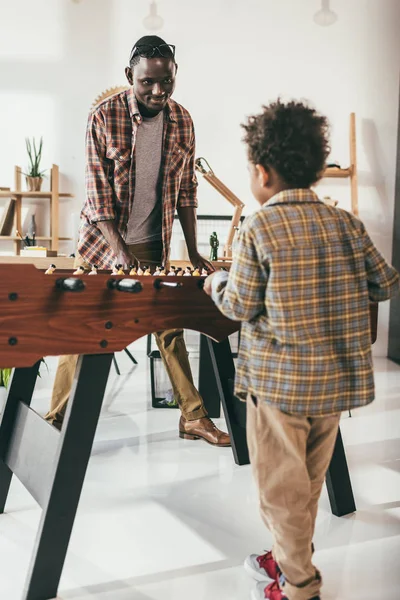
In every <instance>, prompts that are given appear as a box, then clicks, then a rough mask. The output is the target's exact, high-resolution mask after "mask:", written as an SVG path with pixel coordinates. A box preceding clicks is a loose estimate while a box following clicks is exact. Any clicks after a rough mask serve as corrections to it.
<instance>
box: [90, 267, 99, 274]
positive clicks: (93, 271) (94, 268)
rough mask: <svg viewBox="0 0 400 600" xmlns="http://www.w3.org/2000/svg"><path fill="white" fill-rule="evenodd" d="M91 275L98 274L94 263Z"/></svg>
mask: <svg viewBox="0 0 400 600" xmlns="http://www.w3.org/2000/svg"><path fill="white" fill-rule="evenodd" d="M89 275H97V267H96V265H92V268H91V271H90V273H89Z"/></svg>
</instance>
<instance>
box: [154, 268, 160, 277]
mask: <svg viewBox="0 0 400 600" xmlns="http://www.w3.org/2000/svg"><path fill="white" fill-rule="evenodd" d="M160 273H161V268H160V267H156V270H155V271H154V273H153V277H158V276H159V275H160Z"/></svg>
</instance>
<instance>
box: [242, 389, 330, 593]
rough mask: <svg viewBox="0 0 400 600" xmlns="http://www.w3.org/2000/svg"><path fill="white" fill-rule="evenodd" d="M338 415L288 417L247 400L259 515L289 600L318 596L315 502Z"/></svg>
mask: <svg viewBox="0 0 400 600" xmlns="http://www.w3.org/2000/svg"><path fill="white" fill-rule="evenodd" d="M339 419H340V415H332V416H327V417H318V418H312V417H302V416H296V415H289V414H287V413H284V412H282V411H280V410H279V409H277V408H273V407H271V406H270V405H268V404H266V403H264V402H257V400H256V399H255V398H254V397H252V396H250V395H249V396H248V398H247V442H248V446H249V453H250V461H251V465H252V469H253V474H254V477H255V480H256V483H257V486H258V491H259V498H260V511H261V516H262V518H263V521H264V523H265V524H266V526H267V527H268V529H269V530H270V531H271V533H272V535H273V538H274V546H273V551H272V552H273V556H274V559H275V560H276V562H277V563H278V565H279V567H280V569H281V571H282V573H283V575H284V576H285V579H286V582H285V584H284V585H283V591H284V592H285V594H286V595H287V597H288V599H289V600H310V599H311V598H314V597H315V596H319V594H320V587H321V584H322V580H321V577H320V574H319V573H318V571H317V570H316V568H315V567H314V565H313V564H312V539H313V535H314V528H315V519H316V516H317V510H318V499H319V497H320V494H321V489H322V486H323V483H324V480H325V474H326V471H327V469H328V467H329V463H330V461H331V458H332V454H333V448H334V445H335V441H336V436H337V433H338V427H339Z"/></svg>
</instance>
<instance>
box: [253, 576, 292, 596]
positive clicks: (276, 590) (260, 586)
mask: <svg viewBox="0 0 400 600" xmlns="http://www.w3.org/2000/svg"><path fill="white" fill-rule="evenodd" d="M251 598H252V600H288V597H287V596H285V594H284V593H283V592H282V590H281V588H280V587H279V583H278V582H277V581H273V582H272V583H270V584H269V585H267V587H265V583H262V582H260V583H257V585H256V588H255V589H254V590H253V591H252V594H251Z"/></svg>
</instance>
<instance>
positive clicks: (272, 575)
mask: <svg viewBox="0 0 400 600" xmlns="http://www.w3.org/2000/svg"><path fill="white" fill-rule="evenodd" d="M244 568H245V569H246V571H247V572H248V573H249V575H251V577H253V579H256V581H268V580H269V579H272V580H274V581H276V580H277V579H278V577H279V575H280V570H279V567H278V564H277V563H276V562H275V560H274V557H273V556H272V552H266V553H265V554H260V555H258V554H250V556H248V557H247V558H246V560H245V561H244Z"/></svg>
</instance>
